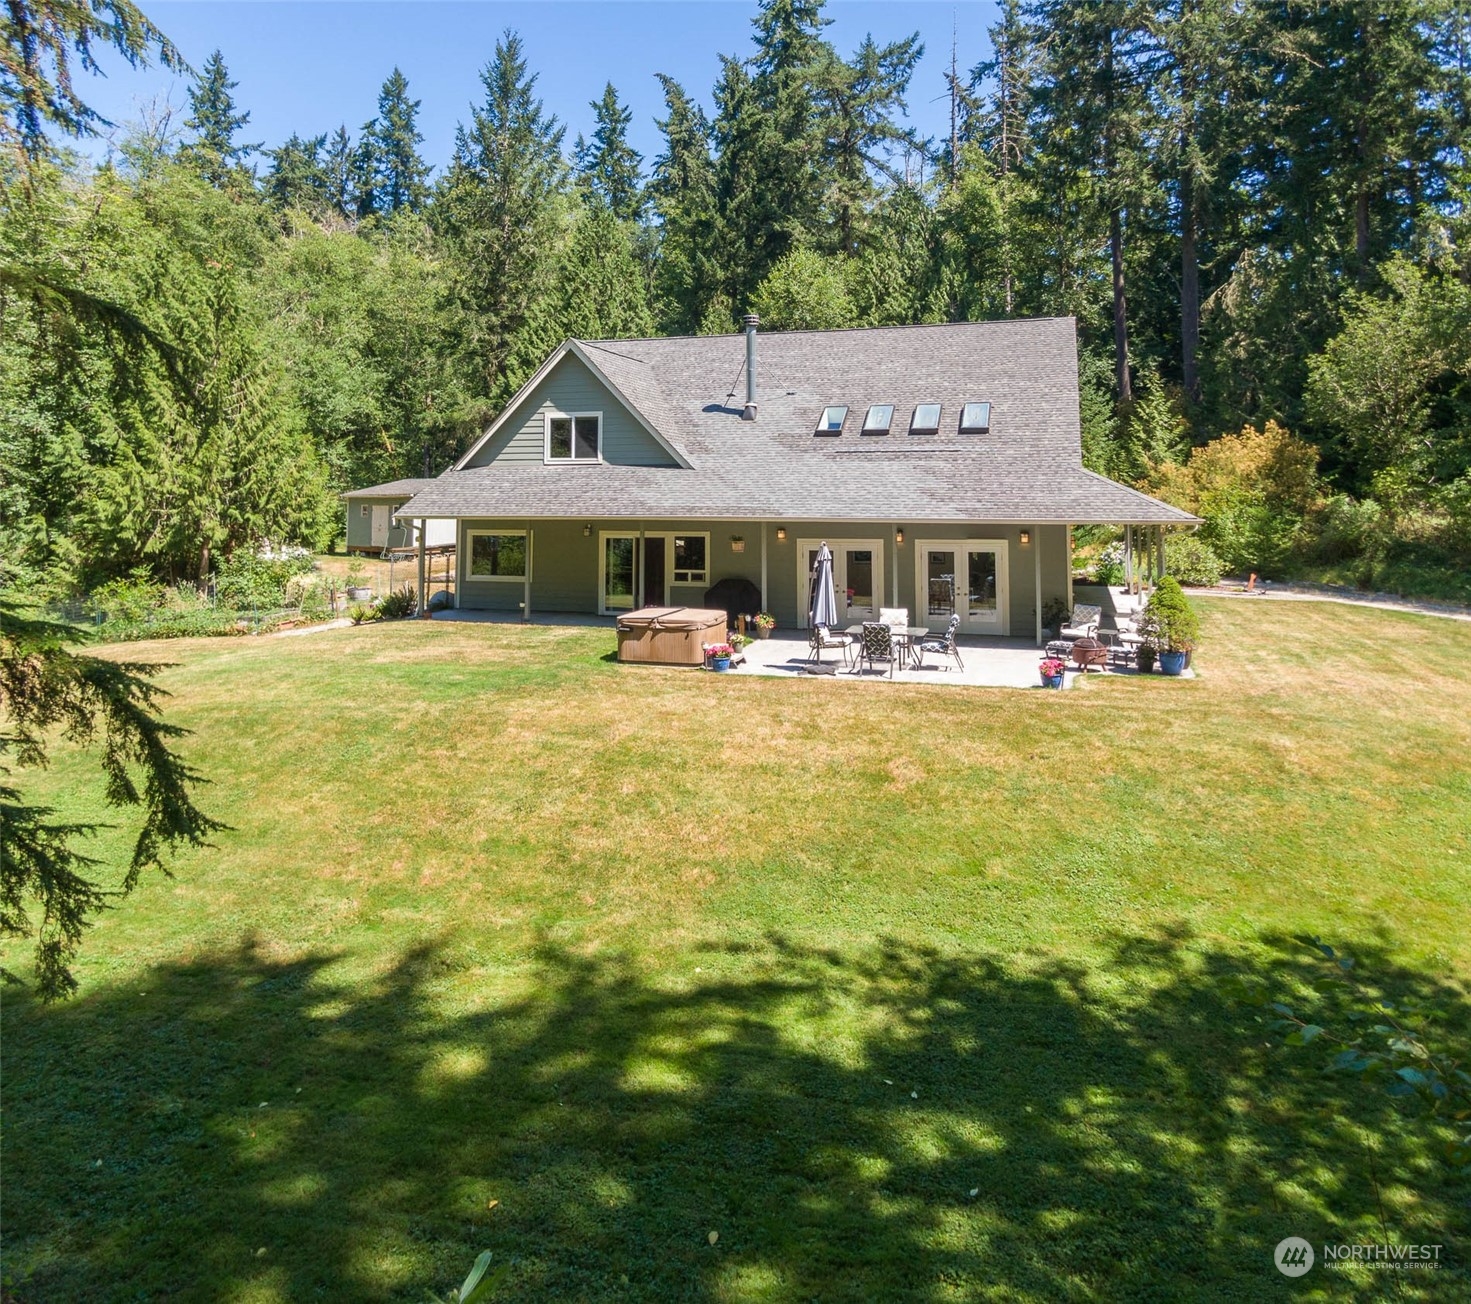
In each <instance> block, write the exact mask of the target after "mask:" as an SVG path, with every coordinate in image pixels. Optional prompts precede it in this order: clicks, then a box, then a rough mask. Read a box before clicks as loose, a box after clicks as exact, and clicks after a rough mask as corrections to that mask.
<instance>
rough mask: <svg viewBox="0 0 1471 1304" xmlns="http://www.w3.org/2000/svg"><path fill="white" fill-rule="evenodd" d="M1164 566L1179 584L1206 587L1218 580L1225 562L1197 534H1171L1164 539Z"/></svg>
mask: <svg viewBox="0 0 1471 1304" xmlns="http://www.w3.org/2000/svg"><path fill="white" fill-rule="evenodd" d="M1165 567H1166V569H1167V570H1168V571H1169V573H1170V574H1171V575H1173V576H1174V577H1175V578H1176V579H1177V580H1179V581H1180V583H1181V584H1193V585H1195V586H1197V587H1198V588H1207V589H1208V588H1210V587H1211V586H1212V585H1213V584H1215V583H1217V582H1218V581H1219V580H1220V578H1221V574H1222V572H1223V571H1224V570H1225V563H1223V562H1222V561H1221V559H1220V558H1219V557H1218V556H1216V553H1215V549H1214V548H1212V547H1211V546H1210V544H1208V543H1207V542H1206V541H1205V540H1204V539H1202V538H1201V537H1200V536H1199V535H1195V534H1171V535H1170V536H1169V537H1168V538H1167V539H1166V540H1165Z"/></svg>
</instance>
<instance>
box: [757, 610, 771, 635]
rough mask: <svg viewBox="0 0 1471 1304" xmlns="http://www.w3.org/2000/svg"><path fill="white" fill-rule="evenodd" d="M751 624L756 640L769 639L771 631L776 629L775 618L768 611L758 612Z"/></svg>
mask: <svg viewBox="0 0 1471 1304" xmlns="http://www.w3.org/2000/svg"><path fill="white" fill-rule="evenodd" d="M752 623H753V624H754V625H755V626H756V637H757V638H770V637H771V631H772V630H774V629H775V628H776V617H775V616H773V615H772V614H771V612H769V611H760V612H757V613H756V619H755V620H754V621H753V622H752Z"/></svg>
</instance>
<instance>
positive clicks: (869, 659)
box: [858, 620, 900, 679]
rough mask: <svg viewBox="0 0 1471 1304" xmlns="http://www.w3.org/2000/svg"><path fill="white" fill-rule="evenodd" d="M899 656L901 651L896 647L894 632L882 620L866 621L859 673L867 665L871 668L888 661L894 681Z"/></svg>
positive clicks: (859, 649) (859, 644)
mask: <svg viewBox="0 0 1471 1304" xmlns="http://www.w3.org/2000/svg"><path fill="white" fill-rule="evenodd" d="M899 656H900V652H899V649H898V648H897V647H895V645H894V631H893V630H892V629H890V628H889V626H887V625H885V624H884V623H883V621H881V620H865V621H864V622H863V634H862V636H861V638H860V640H859V643H858V673H860V674H861V673H862V672H863V667H864V664H865V663H866V664H868V665H870V666H871V665H873V664H874V662H876V661H887V662H888V663H889V678H890V679H892V678H893V677H894V663H895V662H896V661H898V659H899Z"/></svg>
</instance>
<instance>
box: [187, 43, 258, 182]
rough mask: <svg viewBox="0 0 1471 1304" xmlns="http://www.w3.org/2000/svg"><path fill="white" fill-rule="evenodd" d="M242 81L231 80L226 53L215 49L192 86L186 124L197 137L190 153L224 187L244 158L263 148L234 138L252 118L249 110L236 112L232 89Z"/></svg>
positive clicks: (204, 173)
mask: <svg viewBox="0 0 1471 1304" xmlns="http://www.w3.org/2000/svg"><path fill="white" fill-rule="evenodd" d="M239 84H240V83H239V82H233V81H231V80H230V73H229V70H228V69H227V68H226V67H225V59H224V56H223V55H222V54H221V53H220V52H219V51H218V50H216V51H215V52H214V53H213V54H212V55H210V56H209V58H208V59H207V60H206V61H205V64H204V71H203V72H202V73H201V74H200V75H199V77H198V79H197V80H196V82H195V84H194V85H193V86H191V87H190V88H189V107H190V110H191V112H190V114H189V116H188V117H187V118H185V119H184V125H185V126H186V127H187V128H188V129H189V130H190V131H192V132H193V133H194V140H193V142H192V143H191V144H190V146H189V148H188V151H187V152H188V155H189V157H190V158H192V159H193V160H194V161H195V164H196V166H197V167H198V168H199V171H200V173H201V175H202V176H203V177H204V178H205V180H206V181H208V182H209V183H210V184H211V185H213V186H223V185H224V184H225V183H226V182H227V181H228V180H230V179H232V178H233V177H237V176H238V175H239V173H240V172H241V170H242V169H243V167H244V164H245V160H246V159H247V158H249V157H250V155H251V154H253V153H255V151H256V150H258V149H260V143H259V142H257V143H256V144H253V145H242V144H237V143H236V140H235V136H236V133H237V132H239V130H240V129H241V128H242V127H243V126H245V125H246V123H248V122H249V121H250V114H249V113H248V112H242V113H237V112H236V111H235V99H234V96H232V95H231V94H230V92H231V91H233V90H234V89H235V88H236V86H238V85H239Z"/></svg>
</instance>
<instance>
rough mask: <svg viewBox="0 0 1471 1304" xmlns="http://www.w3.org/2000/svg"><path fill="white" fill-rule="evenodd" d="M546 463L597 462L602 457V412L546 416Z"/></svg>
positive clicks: (554, 413) (550, 413) (551, 413)
mask: <svg viewBox="0 0 1471 1304" xmlns="http://www.w3.org/2000/svg"><path fill="white" fill-rule="evenodd" d="M546 421H547V446H546V460H547V461H548V462H596V461H598V460H599V459H601V457H602V455H603V414H602V413H601V412H568V413H562V412H548V413H547V418H546Z"/></svg>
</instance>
